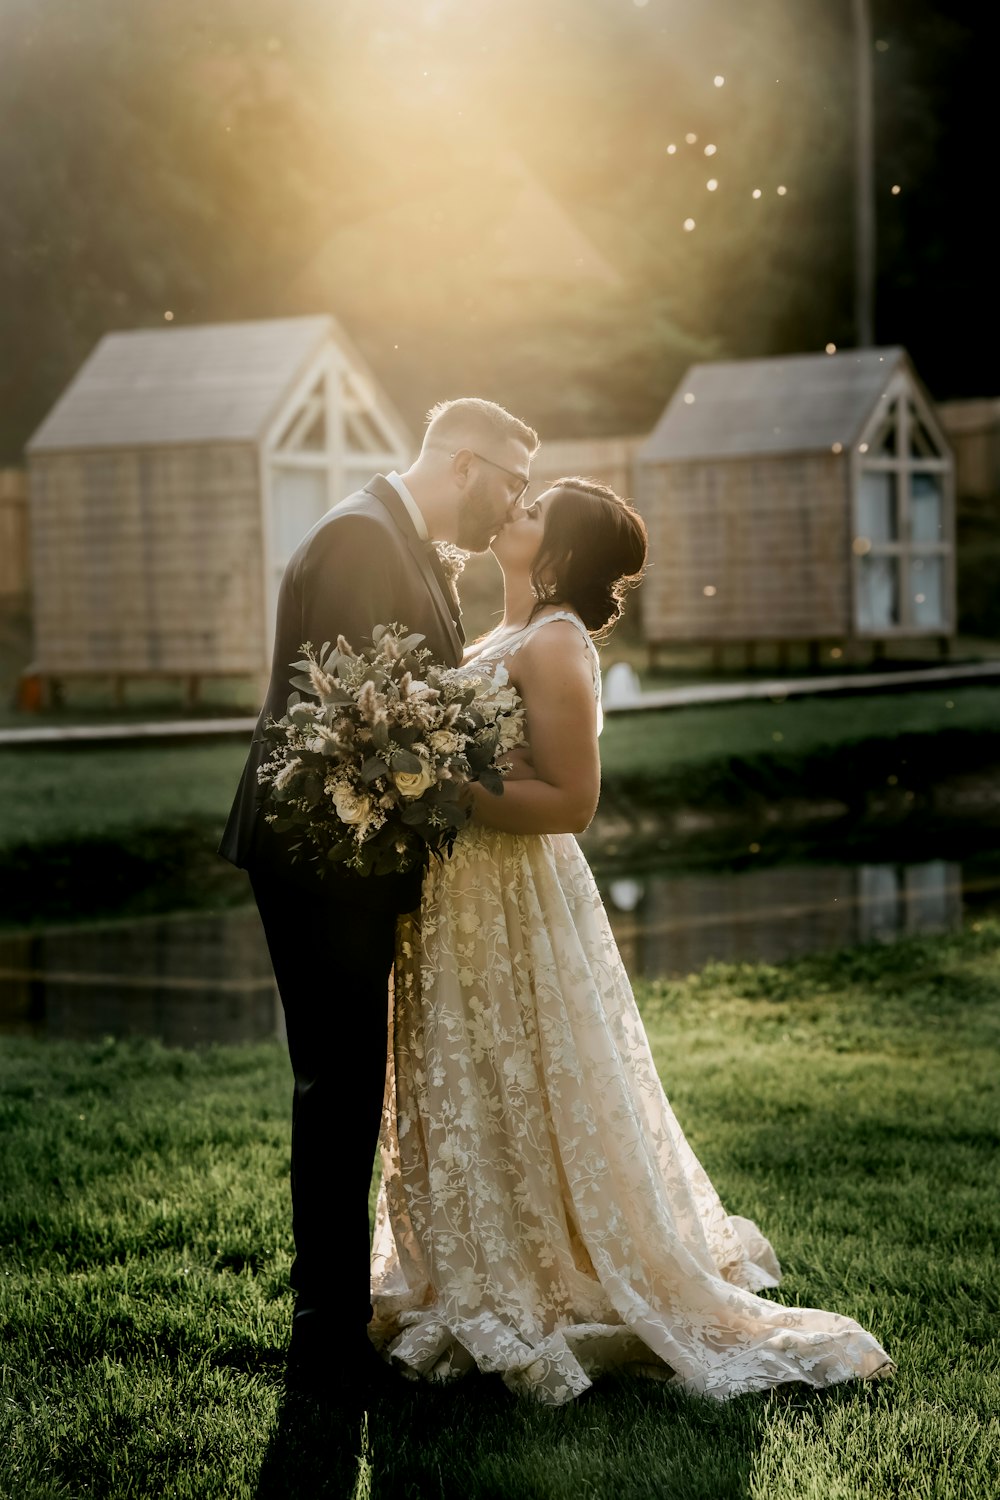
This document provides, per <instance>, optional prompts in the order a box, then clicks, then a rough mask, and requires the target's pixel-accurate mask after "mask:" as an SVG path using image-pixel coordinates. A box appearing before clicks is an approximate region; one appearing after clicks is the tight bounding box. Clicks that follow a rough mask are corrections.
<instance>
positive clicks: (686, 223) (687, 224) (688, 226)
mask: <svg viewBox="0 0 1000 1500" xmlns="http://www.w3.org/2000/svg"><path fill="white" fill-rule="evenodd" d="M684 228H685V229H686V230H687V231H688V233H690V232H691V230H692V229H693V228H694V220H693V219H685V220H684Z"/></svg>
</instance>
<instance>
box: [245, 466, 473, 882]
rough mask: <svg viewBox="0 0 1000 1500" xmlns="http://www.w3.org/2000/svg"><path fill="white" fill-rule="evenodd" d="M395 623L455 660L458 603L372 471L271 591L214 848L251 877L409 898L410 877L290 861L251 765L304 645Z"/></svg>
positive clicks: (287, 839)
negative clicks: (239, 766) (234, 776)
mask: <svg viewBox="0 0 1000 1500" xmlns="http://www.w3.org/2000/svg"><path fill="white" fill-rule="evenodd" d="M394 622H398V623H399V624H400V625H404V626H405V627H406V628H407V630H411V631H418V632H419V633H420V634H421V635H423V636H424V637H425V640H424V645H426V646H427V647H428V648H429V649H430V651H431V652H432V654H433V656H434V657H435V659H436V660H438V661H442V662H445V663H446V664H447V665H449V666H456V665H457V664H458V662H459V661H460V660H461V656H462V642H463V637H462V634H461V625H460V624H459V619H458V604H457V600H455V598H454V595H453V594H452V591H451V590H450V589H449V588H448V585H447V583H446V581H445V579H444V575H443V573H442V571H441V567H440V563H439V562H438V561H437V557H436V554H435V553H434V551H433V544H432V543H426V542H422V541H421V540H420V538H419V537H418V536H417V533H416V531H415V529H414V526H413V522H412V521H411V519H410V516H409V513H408V512H407V509H406V507H405V506H404V504H403V502H402V500H401V499H400V498H399V495H398V494H397V492H396V491H395V489H394V488H393V486H392V485H391V484H390V483H389V481H388V480H387V479H385V478H383V477H382V475H381V474H378V475H376V476H375V478H374V479H372V480H371V481H370V482H369V483H368V484H367V485H366V486H365V488H364V489H363V490H358V491H357V493H356V494H353V495H349V496H348V497H347V499H346V500H343V501H341V503H340V504H339V505H336V506H334V508H333V510H331V511H328V512H327V514H326V515H325V516H323V517H322V519H321V520H319V521H317V523H316V525H315V526H314V527H313V528H312V530H311V531H310V532H309V533H308V534H307V535H306V536H305V537H304V538H303V540H302V541H301V542H300V544H299V546H298V547H297V548H296V550H295V552H294V553H293V555H292V557H291V559H290V561H289V563H288V566H287V567H286V569H285V572H284V575H283V577H282V580H281V586H280V589H279V591H278V609H277V618H276V622H275V632H274V656H273V659H272V664H271V681H270V684H269V686H268V690H267V697H266V699H265V702H264V707H263V709H262V710H261V715H260V718H259V720H258V722H257V728H256V730H255V732H254V737H253V743H252V745H251V747H250V754H249V756H248V757H247V762H246V765H245V767H244V769H243V776H242V778H241V780H240V784H239V789H238V790H237V793H236V800H235V801H234V803H233V807H232V811H231V813H230V815H229V822H228V823H227V825H226V831H225V833H224V834H223V837H222V843H221V844H220V846H219V853H220V854H222V855H223V856H224V857H225V858H226V859H228V860H230V861H231V862H232V863H233V864H235V865H240V866H242V867H244V868H246V869H248V870H249V871H250V872H251V874H257V873H262V874H267V875H268V876H271V877H277V878H279V879H283V880H287V881H288V882H289V883H291V884H292V885H299V886H302V887H303V888H308V889H313V888H315V887H316V886H318V885H321V886H322V888H323V890H324V891H325V892H329V893H330V895H331V896H332V895H336V894H338V893H339V894H341V895H342V896H343V897H344V898H345V899H347V900H350V901H359V902H362V903H364V904H368V903H369V902H372V903H377V904H379V905H383V904H389V905H393V906H395V907H396V909H397V910H406V909H407V908H408V907H409V906H412V905H413V904H415V897H418V896H419V881H417V882H414V880H413V879H412V878H410V877H399V876H390V875H385V876H377V877H375V876H373V877H370V878H368V879H362V877H360V876H355V875H350V874H348V875H345V874H336V873H332V872H328V873H326V874H324V875H322V876H320V875H318V874H317V873H316V871H315V868H314V867H313V866H312V865H311V863H310V862H309V861H308V860H302V859H300V860H298V861H295V860H293V858H292V856H291V854H290V852H289V847H288V846H289V844H290V843H294V842H296V839H297V836H295V835H288V834H284V835H282V834H276V833H275V832H274V831H273V830H272V829H271V827H270V825H269V824H267V823H266V822H265V821H264V817H263V814H264V811H266V807H265V792H264V789H263V788H262V787H260V786H259V784H258V781H257V768H258V767H259V766H260V764H261V762H262V761H263V760H264V759H265V756H266V753H267V746H266V744H265V742H264V740H263V737H262V733H261V731H262V729H263V727H264V724H265V723H266V721H267V720H268V719H269V718H280V717H281V715H282V714H284V713H285V711H286V708H287V706H288V698H289V695H290V693H291V692H292V688H291V683H290V678H291V677H292V675H293V671H292V666H291V664H292V663H293V662H295V661H297V660H298V659H299V657H300V655H301V647H302V646H303V644H304V643H305V642H306V641H311V642H312V644H313V645H314V646H315V647H316V649H317V650H319V648H320V647H321V646H322V645H323V643H324V641H330V642H335V641H336V639H337V637H338V635H342V636H344V638H345V639H346V640H348V641H349V642H350V643H351V645H352V646H354V647H355V648H360V647H364V646H367V645H368V644H369V643H370V640H371V633H372V630H373V629H374V628H375V626H376V625H389V624H392V623H394Z"/></svg>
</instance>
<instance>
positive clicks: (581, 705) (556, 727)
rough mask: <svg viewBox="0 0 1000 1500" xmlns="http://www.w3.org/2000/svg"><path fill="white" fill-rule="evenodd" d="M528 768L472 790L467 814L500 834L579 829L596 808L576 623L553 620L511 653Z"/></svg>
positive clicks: (590, 688)
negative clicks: (496, 789)
mask: <svg viewBox="0 0 1000 1500" xmlns="http://www.w3.org/2000/svg"><path fill="white" fill-rule="evenodd" d="M510 676H511V681H512V683H513V684H514V686H515V687H516V688H517V690H518V692H519V693H520V695H521V699H522V701H523V703H524V710H525V721H526V727H527V734H528V740H529V742H530V745H531V760H532V763H533V765H534V774H533V776H532V777H531V778H530V779H527V778H526V779H523V780H516V781H515V780H512V781H506V782H505V783H504V789H503V795H502V796H500V797H497V796H494V795H493V794H492V793H491V792H487V791H485V790H484V788H482V787H480V786H474V787H473V788H472V809H473V819H474V821H475V822H477V823H482V824H485V826H486V827H487V828H499V829H502V830H503V831H504V832H505V833H582V832H583V830H584V829H585V828H586V827H587V826H588V824H589V823H590V820H591V819H592V818H593V816H594V813H595V811H596V810H597V799H598V796H599V794H600V790H601V764H600V758H599V755H598V749H597V712H596V707H595V703H594V676H593V668H592V667H591V658H590V655H589V653H588V651H587V647H586V644H585V642H584V641H583V640H582V639H581V636H580V632H579V630H578V629H577V628H576V626H575V625H572V624H570V623H569V622H568V621H567V622H563V621H557V620H554V621H553V622H552V623H551V624H550V625H546V627H545V629H544V630H539V631H536V632H535V634H534V635H533V636H532V638H531V639H530V640H529V641H528V642H527V644H526V645H525V646H524V647H523V648H522V649H521V650H520V651H519V652H518V653H517V655H516V656H515V657H514V658H513V660H512V663H511V669H510Z"/></svg>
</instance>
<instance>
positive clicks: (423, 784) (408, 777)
mask: <svg viewBox="0 0 1000 1500" xmlns="http://www.w3.org/2000/svg"><path fill="white" fill-rule="evenodd" d="M392 779H393V781H394V782H395V783H396V790H397V791H398V792H399V794H400V796H401V797H419V796H420V795H421V793H422V792H426V790H427V788H428V787H429V786H433V785H434V781H435V776H434V772H433V771H432V770H431V768H430V766H429V765H428V764H427V762H426V761H425V760H422V761H421V762H420V770H419V771H393V773H392Z"/></svg>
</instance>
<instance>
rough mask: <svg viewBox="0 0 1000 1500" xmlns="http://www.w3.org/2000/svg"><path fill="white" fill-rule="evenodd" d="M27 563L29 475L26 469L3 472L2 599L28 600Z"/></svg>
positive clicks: (0, 500)
mask: <svg viewBox="0 0 1000 1500" xmlns="http://www.w3.org/2000/svg"><path fill="white" fill-rule="evenodd" d="M28 562H29V553H28V476H27V474H26V473H25V471H24V469H0V600H3V601H5V602H11V601H14V600H20V599H24V598H26V597H27V595H28V593H29V592H30V589H31V575H30V571H29V566H28Z"/></svg>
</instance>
